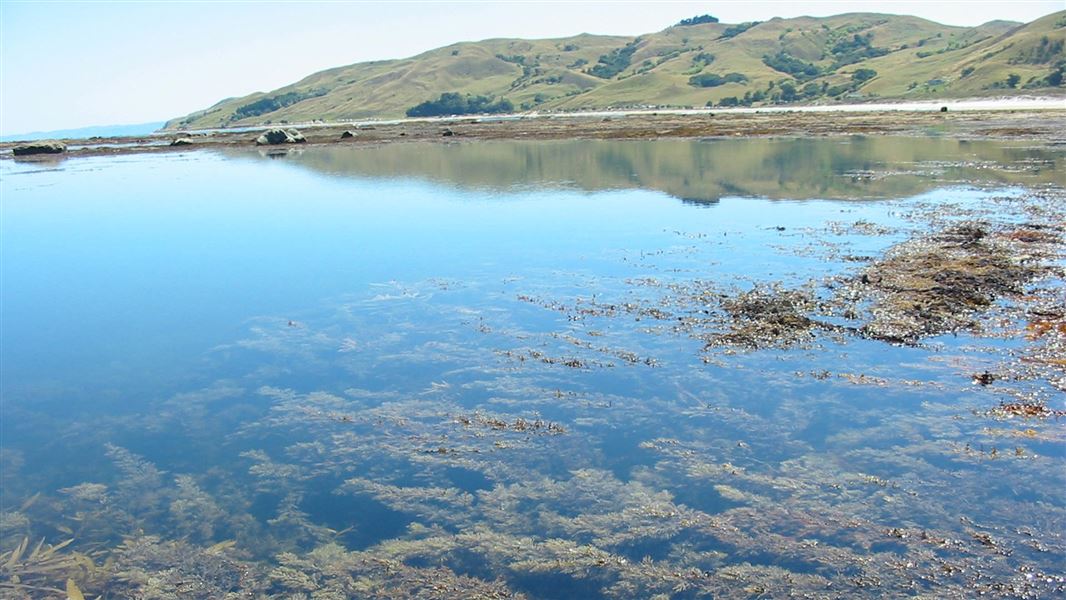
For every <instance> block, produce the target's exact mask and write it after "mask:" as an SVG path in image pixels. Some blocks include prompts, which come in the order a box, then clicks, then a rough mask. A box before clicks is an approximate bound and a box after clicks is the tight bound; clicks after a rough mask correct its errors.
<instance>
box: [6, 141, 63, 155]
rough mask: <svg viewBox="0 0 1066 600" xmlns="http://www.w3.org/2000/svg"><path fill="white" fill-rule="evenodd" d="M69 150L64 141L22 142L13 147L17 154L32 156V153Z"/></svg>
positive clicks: (54, 152)
mask: <svg viewBox="0 0 1066 600" xmlns="http://www.w3.org/2000/svg"><path fill="white" fill-rule="evenodd" d="M66 151H67V146H66V144H64V143H62V142H31V143H29V144H22V145H20V146H15V147H14V148H12V149H11V153H12V154H14V155H15V156H30V155H32V154H62V153H64V152H66Z"/></svg>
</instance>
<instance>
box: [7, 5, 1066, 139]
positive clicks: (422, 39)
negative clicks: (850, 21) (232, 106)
mask: <svg viewBox="0 0 1066 600" xmlns="http://www.w3.org/2000/svg"><path fill="white" fill-rule="evenodd" d="M1063 7H1064V4H1063V1H1062V0H1050V1H1048V0H1013V1H1011V2H1003V1H983V0H958V1H956V0H921V1H903V0H891V1H880V2H871V1H815V2H790V1H765V0H763V1H760V0H751V1H749V0H743V1H737V0H728V1H717V2H491V3H489V2H395V1H394V2H389V3H378V2H300V3H294V2H47V1H44V0H35V1H33V2H20V1H15V0H0V134H12V133H23V132H27V131H32V130H51V129H65V128H72V127H83V126H88V125H109V124H122V123H139V122H147V121H157V120H164V119H168V118H171V117H175V116H179V115H184V114H186V113H189V112H192V111H194V110H197V109H201V108H205V107H207V106H209V105H211V104H214V103H215V102H217V101H218V100H221V99H222V98H226V97H230V96H240V95H244V94H247V93H250V92H254V91H259V90H270V89H274V88H277V87H280V86H282V85H285V84H288V83H291V82H293V81H296V80H297V79H300V78H302V77H303V76H305V75H308V74H310V73H312V72H314V71H317V70H321V69H324V68H329V67H335V66H340V65H345V64H350V63H353V62H360V61H365V60H375V59H386V58H401V57H405V56H411V55H413V54H417V53H419V52H422V51H424V50H429V49H431V48H436V47H439V46H444V45H447V44H450V43H453V42H457V41H467V40H479V39H485V38H491V37H526V38H544V37H563V36H568V35H573V34H577V33H581V32H588V33H604V34H620V35H636V34H640V33H648V32H651V31H658V30H660V29H664V28H666V27H668V26H669V25H671V24H673V23H676V22H677V21H679V20H680V19H682V18H685V17H690V16H693V15H697V14H703V13H710V14H713V15H715V16H717V17H718V18H719V19H721V20H722V21H723V22H727V23H737V22H741V21H751V20H766V19H769V18H771V17H774V16H781V17H792V16H799V15H812V16H825V15H831V14H838V13H842V12H857V11H866V12H887V13H900V14H913V15H917V16H920V17H925V18H928V19H932V20H934V21H939V22H941V23H947V24H950V25H978V24H980V23H983V22H986V21H990V20H992V19H1009V20H1014V21H1031V20H1033V19H1035V18H1037V17H1040V16H1043V15H1046V14H1048V13H1051V12H1055V11H1056V10H1062V9H1063Z"/></svg>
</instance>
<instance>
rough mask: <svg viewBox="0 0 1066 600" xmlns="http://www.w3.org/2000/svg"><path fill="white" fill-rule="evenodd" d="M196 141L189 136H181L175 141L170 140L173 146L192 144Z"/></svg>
mask: <svg viewBox="0 0 1066 600" xmlns="http://www.w3.org/2000/svg"><path fill="white" fill-rule="evenodd" d="M194 143H195V142H193V141H192V140H191V139H189V138H187V137H180V138H178V139H176V140H174V141H173V142H170V145H171V146H192V145H193V144H194Z"/></svg>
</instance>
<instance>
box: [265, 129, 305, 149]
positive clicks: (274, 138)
mask: <svg viewBox="0 0 1066 600" xmlns="http://www.w3.org/2000/svg"><path fill="white" fill-rule="evenodd" d="M306 141H307V139H306V138H304V136H303V134H301V133H300V132H299V131H296V130H295V129H289V130H287V131H286V130H284V129H281V128H277V127H276V128H274V129H268V130H267V131H264V132H263V134H262V135H260V136H259V137H257V138H255V145H256V146H273V145H277V144H302V143H304V142H306Z"/></svg>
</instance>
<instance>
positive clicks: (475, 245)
mask: <svg viewBox="0 0 1066 600" xmlns="http://www.w3.org/2000/svg"><path fill="white" fill-rule="evenodd" d="M1063 159H1064V151H1063V150H1062V149H1046V148H1040V147H1030V146H1027V145H1024V144H1011V143H999V142H983V141H974V142H966V141H958V140H951V139H941V138H935V137H932V138H928V139H923V140H920V141H916V140H914V139H905V138H876V139H874V138H854V139H848V140H828V139H827V140H706V141H656V142H594V141H573V142H537V143H515V142H506V143H504V142H491V143H476V144H474V143H471V144H456V145H422V144H393V145H386V146H382V147H377V148H345V147H335V148H306V149H303V148H300V149H294V150H291V151H287V152H284V153H274V154H267V153H266V152H263V153H260V152H257V151H249V152H231V153H227V154H215V153H210V152H202V151H201V152H191V153H183V154H170V155H165V156H163V155H147V156H128V157H122V158H84V159H69V160H65V161H59V162H56V163H51V164H49V165H47V167H46V168H42V166H41V165H39V164H33V163H16V162H12V161H3V162H0V178H2V182H0V186H2V187H0V190H2V192H3V194H2V200H0V202H2V221H0V234H2V239H3V241H2V243H0V244H2V245H0V250H2V268H3V314H2V329H3V335H2V340H0V344H2V348H0V350H2V361H0V386H2V395H3V404H2V410H3V414H2V416H3V419H2V423H0V435H2V441H0V451H2V454H0V460H2V462H0V465H2V466H3V472H2V481H0V483H2V485H3V497H2V507H0V510H2V512H3V515H4V519H3V520H2V521H0V526H2V529H0V533H2V534H3V539H2V543H0V550H3V551H8V550H11V549H12V548H14V547H16V546H17V545H18V544H19V542H20V541H21V540H22V539H23V537H25V536H30V537H31V538H33V539H34V540H36V539H39V538H41V537H44V538H46V540H47V543H51V544H55V543H59V542H61V541H64V540H66V539H69V538H70V537H74V538H75V543H74V544H73V545H72V546H70V547H68V548H70V549H77V550H78V551H80V552H84V553H90V554H91V555H92V556H93V557H94V558H95V559H96V560H97V561H98V562H102V561H103V560H104V559H106V557H107V556H108V555H109V554H113V555H115V556H118V557H120V558H119V560H118V561H117V565H118V566H116V567H113V571H112V572H110V573H96V574H94V575H93V574H86V573H80V574H78V575H77V576H76V577H75V579H76V580H78V581H82V582H83V586H82V587H83V588H85V589H86V590H87V591H88V592H91V593H94V594H95V593H103V594H105V596H107V595H110V596H113V597H121V596H123V595H124V594H129V593H132V592H130V591H129V590H131V589H142V588H143V582H144V581H148V580H149V579H150V578H149V577H148V575H147V574H146V573H148V572H153V571H152V569H155V570H157V571H158V570H159V569H163V568H164V567H165V565H161V564H160V563H166V561H165V560H161V559H158V558H156V559H155V563H152V561H150V560H148V559H146V558H143V556H144V555H142V554H137V552H135V551H134V550H131V547H132V542H131V541H130V540H131V539H133V540H137V539H139V540H143V539H144V538H143V536H145V535H148V536H157V537H158V538H159V539H158V540H155V541H153V542H151V543H153V544H164V543H166V542H167V541H170V540H180V542H179V543H180V544H181V545H182V548H186V547H187V550H183V552H186V554H182V555H181V556H182V557H185V558H188V556H195V557H199V558H196V559H195V560H206V559H204V558H203V557H204V556H207V555H208V554H204V553H203V551H202V549H203V548H209V547H212V546H213V545H214V544H216V543H218V542H223V541H226V540H231V539H232V540H235V541H236V543H235V545H234V546H233V548H229V549H226V550H224V551H225V552H228V553H229V554H226V556H227V560H232V561H234V562H235V563H236V562H240V564H242V565H245V567H242V568H248V569H252V572H254V573H256V574H257V575H256V576H255V577H248V578H247V581H244V583H242V584H241V585H243V586H245V587H240V586H238V585H237V584H233V583H232V582H229V583H227V584H226V585H222V584H218V582H217V581H215V580H213V579H212V577H214V578H215V579H219V578H224V577H223V575H222V574H219V573H218V572H216V571H220V572H221V571H225V569H223V568H221V567H219V568H218V569H216V570H211V571H209V572H208V571H205V570H204V569H203V568H200V567H202V563H200V562H195V560H194V559H192V558H189V559H188V560H190V561H192V562H193V563H195V564H196V565H200V566H198V567H196V568H193V567H188V571H189V572H187V573H185V575H184V576H186V577H187V578H193V577H194V576H195V577H199V578H202V579H203V580H204V581H202V582H200V585H201V588H198V589H200V591H199V592H194V591H188V590H186V592H182V591H181V590H180V589H179V587H177V584H174V585H173V586H171V587H172V588H173V589H171V588H166V586H163V587H164V591H162V592H159V593H160V594H161V595H160V596H158V597H211V594H212V593H215V592H211V591H210V590H216V589H223V590H228V591H233V592H234V593H236V592H237V590H238V588H239V589H240V590H242V591H247V590H252V589H254V590H255V591H257V592H260V593H268V594H278V597H289V596H288V595H287V594H292V593H297V592H301V591H302V592H311V591H313V590H316V589H317V590H319V591H322V590H327V591H331V592H335V593H337V594H340V596H338V597H343V596H344V595H345V594H348V595H351V594H356V593H357V592H356V591H354V590H356V589H359V590H361V591H360V592H358V593H359V594H367V595H369V594H370V593H369V592H367V591H366V590H365V589H363V588H357V587H352V586H355V584H354V583H351V582H349V581H347V580H343V578H342V577H340V576H339V575H337V573H336V572H335V571H337V570H338V569H340V567H337V565H344V567H343V569H340V570H342V571H343V570H344V569H347V572H348V573H350V574H352V575H351V576H352V577H354V578H356V579H358V577H356V575H355V574H358V576H359V577H362V578H363V579H364V580H367V581H374V582H379V583H380V582H381V581H384V582H386V583H383V584H381V585H383V586H384V588H382V589H386V590H391V591H388V593H386V592H380V591H379V592H376V593H380V595H381V596H384V597H387V596H388V595H389V594H392V595H395V596H397V597H400V596H404V595H410V594H411V593H412V591H411V589H412V588H409V587H402V586H401V587H397V588H395V589H393V588H389V584H388V582H390V581H391V582H393V583H395V581H396V579H397V578H399V579H401V580H403V581H404V582H405V584H406V583H409V582H408V579H415V580H417V579H418V577H429V578H430V579H431V580H435V581H444V580H446V579H447V577H452V576H453V575H455V574H457V575H455V576H459V575H467V576H469V577H471V578H476V579H479V580H484V581H482V582H480V583H479V585H480V584H483V585H489V583H488V582H493V581H495V580H497V579H499V580H500V581H499V582H498V584H499V585H501V586H506V587H507V588H508V589H509V590H510V591H514V592H518V593H525V594H526V595H528V596H529V597H535V598H554V597H560V598H563V597H578V596H581V597H596V596H609V597H649V596H652V595H654V594H657V593H658V594H666V597H679V598H680V597H697V596H699V595H701V594H703V595H706V594H714V595H715V596H716V597H734V596H736V597H748V596H750V595H758V594H759V593H767V594H769V595H771V596H774V597H778V596H780V595H782V593H783V590H790V589H795V590H805V591H807V592H809V593H821V594H824V595H831V596H833V595H838V594H839V595H840V596H842V597H843V596H849V597H853V596H860V595H863V594H869V595H872V596H877V595H879V594H885V593H887V594H889V595H896V594H910V593H915V592H923V591H924V592H926V593H933V591H936V590H939V592H938V593H944V594H946V595H951V594H956V595H959V596H960V597H965V596H968V595H972V594H973V593H975V592H974V591H975V590H984V591H988V593H992V594H993V595H996V591H997V590H998V591H999V592H1003V590H1004V589H1005V588H1003V587H997V586H1008V585H1009V586H1016V588H1017V589H1023V590H1024V591H1025V593H1031V594H1033V597H1040V596H1042V595H1051V594H1054V593H1057V592H1056V590H1061V588H1062V580H1061V576H1062V574H1063V573H1062V571H1063V569H1062V564H1063V558H1064V554H1063V549H1064V547H1066V546H1064V540H1063V539H1062V535H1063V525H1064V520H1063V519H1064V516H1066V512H1064V510H1066V494H1064V492H1063V490H1064V489H1066V477H1064V469H1063V452H1062V450H1063V446H1062V440H1061V423H1059V422H1057V421H1055V420H1039V421H1033V422H1025V423H1016V422H1003V421H998V420H996V419H993V418H991V417H989V416H987V415H986V414H985V412H984V411H987V410H988V409H990V408H992V407H995V406H996V405H997V404H998V403H999V402H1000V401H1002V400H1003V399H1004V398H1009V397H1011V396H1009V395H1008V394H1007V392H1006V391H1005V390H1006V389H1007V387H1006V386H1000V385H996V386H989V387H983V386H974V385H973V384H972V383H971V375H972V374H973V373H978V372H980V371H982V370H983V369H986V368H995V367H996V365H997V364H998V361H1001V360H1003V359H1005V358H1006V357H1009V356H1010V354H1011V353H1012V352H1014V353H1016V352H1021V351H1022V350H1023V349H1024V347H1025V344H1026V340H1025V339H1024V338H1022V337H1018V336H1013V337H1012V336H1000V338H988V337H975V336H973V335H970V334H960V335H958V336H950V335H948V336H941V337H938V338H936V339H934V340H930V341H929V343H927V344H923V345H919V346H917V347H897V346H891V345H888V344H885V343H882V342H878V341H874V340H868V339H860V338H857V337H850V336H845V335H830V334H817V335H816V336H815V337H814V338H813V339H811V340H807V341H806V342H804V343H801V344H799V345H795V346H789V347H777V348H764V349H761V350H750V349H744V348H711V347H706V338H705V337H701V335H702V333H701V332H693V331H692V330H691V328H688V327H687V326H685V325H684V324H685V323H687V321H686V319H689V318H691V317H692V316H693V315H696V314H710V313H711V312H712V311H713V310H714V308H713V305H714V301H713V300H715V299H716V298H718V297H719V296H721V295H728V294H731V293H736V292H737V291H741V290H746V289H750V288H751V287H752V286H755V285H759V284H769V283H771V282H778V283H780V285H782V286H785V287H788V288H799V287H803V286H814V287H818V286H823V285H824V284H825V283H826V282H828V281H830V280H832V278H833V277H836V276H840V275H842V274H846V273H848V272H854V269H855V268H856V266H855V265H856V260H860V262H861V257H870V256H877V255H879V254H880V253H882V252H883V251H885V250H886V249H887V248H889V247H890V246H892V245H893V244H894V243H897V242H900V241H902V240H904V239H906V238H908V237H909V236H910V235H912V234H914V233H915V232H920V231H923V228H925V227H927V226H928V225H927V223H926V222H925V221H921V220H920V219H916V218H913V215H914V214H915V213H922V211H925V212H924V213H922V214H925V213H929V212H930V211H933V210H940V209H944V210H947V209H950V210H947V212H946V213H945V214H947V215H949V216H948V217H945V218H949V219H951V218H961V217H964V216H967V215H968V214H971V213H973V212H977V213H979V214H981V215H982V216H983V217H985V218H990V219H992V220H994V221H996V220H998V221H1010V220H1022V219H1027V218H1030V217H1031V215H1030V214H1028V213H1026V212H1025V211H1024V210H1023V209H1022V208H1021V207H1020V205H1019V202H1020V199H1022V198H1024V197H1026V195H1027V194H1029V193H1030V192H1031V191H1032V190H1034V189H1046V188H1047V187H1048V186H1061V185H1062V184H1063V182H1062V176H1061V173H1062V172H1064V166H1066V165H1064V164H1063ZM856 257H859V259H856ZM700 294H707V295H704V296H701V295H700ZM700 298H702V300H698V299H700ZM1004 321H1005V322H1002V323H999V324H998V325H997V326H995V327H994V326H992V325H989V327H988V330H989V331H990V332H992V331H993V330H998V329H997V327H998V328H1002V329H1004V330H1009V329H1011V327H1012V326H1017V325H1018V324H1017V323H1014V322H1009V319H1006V318H1005V319H1004ZM679 323H681V325H679ZM1010 389H1011V390H1014V391H1017V392H1018V393H1025V394H1031V395H1035V396H1037V397H1040V398H1045V399H1047V400H1048V401H1049V402H1050V403H1051V404H1052V406H1054V407H1055V408H1060V409H1061V408H1064V407H1063V400H1062V397H1061V395H1060V394H1058V392H1057V391H1056V390H1055V389H1054V388H1052V387H1051V386H1049V385H1048V384H1047V383H1046V382H1042V381H1018V382H1013V383H1012V384H1011V387H1010ZM993 448H994V449H995V452H992V449H993ZM87 482H89V483H100V484H104V485H106V486H107V487H106V490H104V491H101V490H100V488H88V487H85V486H82V487H80V488H78V487H75V486H78V485H79V484H84V483H87ZM90 492H91V493H90ZM37 493H40V494H41V496H39V497H38V499H36V500H33V501H32V502H28V503H27V499H31V498H33V497H34V495H35V494H37ZM124 539H125V540H126V543H125V545H123V544H122V542H123V540H124ZM316 548H318V550H315V549H316ZM197 549H200V550H197ZM198 551H199V552H201V554H196V552H198ZM212 552H213V553H210V554H209V555H210V556H217V555H218V553H219V552H223V551H219V550H213V551H212ZM285 552H289V553H292V554H291V555H283V554H282V553H285ZM353 552H354V554H353ZM308 553H310V554H308ZM152 556H155V555H152ZM167 556H173V555H172V554H168V555H167ZM288 556H291V557H292V558H291V559H290V558H287V557H288ZM296 557H300V558H299V559H297V558H296ZM172 560H177V559H174V558H172ZM301 560H302V561H304V562H300V561H301ZM379 560H391V561H396V562H395V563H390V564H391V565H392V566H390V570H389V572H388V574H386V575H381V574H379V573H369V572H362V571H359V569H360V568H364V567H365V563H366V561H379ZM138 561H140V562H138ZM316 561H317V562H316ZM358 561H363V562H359V563H358V564H359V565H363V567H357V566H355V564H356V562H358ZM150 563H152V564H150ZM190 564H192V563H190ZM227 564H229V563H227ZM375 564H376V563H375ZM279 565H281V566H279ZM309 565H313V566H309ZM330 565H332V567H330ZM438 567H441V568H446V569H448V571H447V572H445V571H441V570H439V569H437V568H438ZM233 568H234V569H235V568H236V567H233ZM331 568H333V570H332V571H331ZM286 569H288V570H286ZM434 569H437V570H434ZM178 570H179V571H180V570H181V569H178ZM130 573H134V575H130ZM205 573H207V574H205ZM225 573H229V571H225ZM296 573H302V574H304V575H307V574H308V573H312V575H313V576H311V575H307V577H310V580H313V583H310V584H308V583H306V581H304V579H300V577H297V574H296ZM5 576H10V573H7V574H5ZM68 576H73V575H70V574H68V573H66V572H64V573H62V574H56V573H51V572H50V573H49V574H47V575H44V576H41V578H40V579H39V580H35V581H37V582H38V583H39V584H40V585H41V586H45V587H60V588H61V587H62V584H63V581H64V580H65V579H66V577H68ZM405 578H407V579H405ZM22 581H23V582H25V581H27V578H26V577H23V578H22ZM448 581H449V582H450V583H449V585H454V586H455V588H454V589H460V588H462V589H467V588H470V587H471V586H474V585H475V580H474V579H461V578H460V579H459V580H458V581H457V582H455V581H450V580H448ZM131 582H132V583H131ZM138 582H140V583H138ZM300 582H304V583H300ZM216 584H217V585H218V586H219V587H217V588H210V585H216ZM138 585H141V586H142V587H141V588H139V587H137V586H138ZM227 586H228V587H227ZM256 586H259V587H256ZM301 586H304V587H301ZM308 586H310V587H308ZM753 586H754V587H753ZM11 589H16V588H11ZM1011 589H1015V588H1011ZM205 590H207V591H205ZM760 590H761V591H760ZM826 590H832V591H831V592H826ZM453 591H454V590H453ZM12 593H14V592H12ZM249 593H251V592H249ZM456 593H458V592H456ZM168 594H169V596H168ZM197 594H199V595H197ZM475 595H476V594H475Z"/></svg>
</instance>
